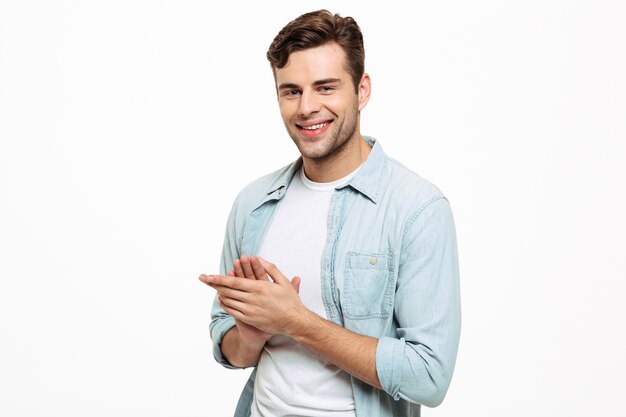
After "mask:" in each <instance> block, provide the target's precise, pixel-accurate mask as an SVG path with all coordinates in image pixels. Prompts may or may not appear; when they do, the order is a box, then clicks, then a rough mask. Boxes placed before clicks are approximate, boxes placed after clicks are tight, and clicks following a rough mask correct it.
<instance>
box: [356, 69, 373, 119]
mask: <svg viewBox="0 0 626 417" xmlns="http://www.w3.org/2000/svg"><path fill="white" fill-rule="evenodd" d="M371 93H372V80H370V76H369V74H367V73H363V76H362V77H361V81H359V88H358V95H359V111H361V110H363V108H364V107H365V105H366V104H367V102H368V101H369V100H370V94H371Z"/></svg>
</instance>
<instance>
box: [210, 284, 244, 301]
mask: <svg viewBox="0 0 626 417" xmlns="http://www.w3.org/2000/svg"><path fill="white" fill-rule="evenodd" d="M211 287H212V288H214V289H215V291H217V296H218V297H219V298H230V299H233V300H238V301H241V302H243V303H245V302H249V301H250V297H249V295H250V293H247V292H244V291H239V290H233V289H232V288H228V287H219V286H218V287H214V286H213V285H211Z"/></svg>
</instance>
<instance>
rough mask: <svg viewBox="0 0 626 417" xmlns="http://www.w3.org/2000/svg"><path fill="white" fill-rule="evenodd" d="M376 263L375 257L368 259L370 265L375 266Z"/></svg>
mask: <svg viewBox="0 0 626 417" xmlns="http://www.w3.org/2000/svg"><path fill="white" fill-rule="evenodd" d="M376 262H378V259H376V257H375V256H372V257H371V258H370V265H376Z"/></svg>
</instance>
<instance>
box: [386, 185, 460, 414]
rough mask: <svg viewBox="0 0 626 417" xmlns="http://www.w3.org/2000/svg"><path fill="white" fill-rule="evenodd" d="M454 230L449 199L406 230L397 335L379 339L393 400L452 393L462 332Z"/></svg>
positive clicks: (429, 206)
mask: <svg viewBox="0 0 626 417" xmlns="http://www.w3.org/2000/svg"><path fill="white" fill-rule="evenodd" d="M459 287H460V286H459V266H458V254H457V244H456V232H455V227H454V220H453V217H452V211H451V209H450V205H449V203H448V200H447V199H445V198H444V197H440V198H435V199H434V200H432V201H430V202H429V203H426V204H425V205H424V206H423V207H422V208H420V209H419V210H418V211H417V212H416V213H415V214H414V215H413V216H412V217H411V218H410V219H409V221H408V222H407V225H406V226H405V229H404V235H403V240H402V247H401V253H400V262H399V266H398V280H397V285H396V293H395V304H394V315H395V316H394V317H395V320H396V322H397V325H398V328H397V330H396V333H397V337H395V338H394V337H382V338H380V339H379V342H378V348H377V351H376V370H377V373H378V378H379V380H380V383H381V386H382V387H383V389H384V390H385V391H386V392H387V393H389V394H390V395H391V396H392V397H393V398H394V399H396V400H398V399H401V398H402V399H404V400H406V401H409V402H412V403H417V404H423V405H426V406H428V407H435V406H437V405H439V404H440V403H441V402H442V401H443V398H444V396H445V394H446V392H447V390H448V387H449V385H450V381H451V379H452V373H453V370H454V365H455V362H456V354H457V350H458V345H459V337H460V330H461V305H460V304H461V303H460V288H459Z"/></svg>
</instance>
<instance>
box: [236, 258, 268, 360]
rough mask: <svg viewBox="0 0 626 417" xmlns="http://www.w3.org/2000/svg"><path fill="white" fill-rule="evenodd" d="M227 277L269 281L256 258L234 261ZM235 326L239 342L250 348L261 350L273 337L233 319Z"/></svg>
mask: <svg viewBox="0 0 626 417" xmlns="http://www.w3.org/2000/svg"><path fill="white" fill-rule="evenodd" d="M228 275H229V276H231V277H239V278H246V279H257V280H264V281H269V277H268V275H267V273H266V272H265V268H263V264H262V263H261V261H260V259H259V258H258V257H256V256H253V257H252V258H249V257H247V256H245V255H244V256H242V257H241V259H235V261H234V262H233V269H232V270H231V271H229V272H228ZM235 325H237V330H239V338H240V340H241V341H242V342H243V343H246V344H249V345H252V346H261V348H262V347H263V346H264V345H265V342H267V341H268V340H269V339H270V338H271V337H272V336H273V334H271V333H267V332H264V331H262V330H259V329H257V328H256V327H254V326H251V325H249V324H246V323H244V322H243V321H241V320H237V319H235Z"/></svg>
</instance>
